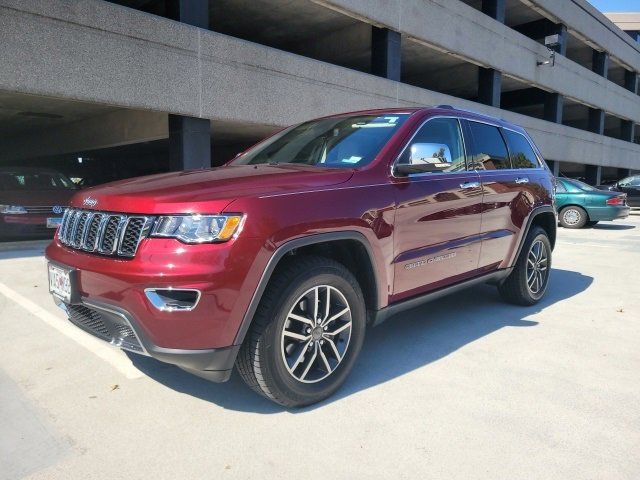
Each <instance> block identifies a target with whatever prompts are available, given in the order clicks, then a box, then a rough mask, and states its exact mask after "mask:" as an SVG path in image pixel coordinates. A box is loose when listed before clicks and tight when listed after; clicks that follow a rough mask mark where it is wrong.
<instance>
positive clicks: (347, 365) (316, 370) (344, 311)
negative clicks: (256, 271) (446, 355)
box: [236, 256, 366, 407]
mask: <svg viewBox="0 0 640 480" xmlns="http://www.w3.org/2000/svg"><path fill="white" fill-rule="evenodd" d="M365 328H366V308H365V304H364V301H363V296H362V291H361V290H360V286H359V285H358V282H357V281H356V279H355V277H354V276H353V274H352V273H351V272H350V271H349V270H348V269H347V268H346V267H345V266H343V265H342V264H340V263H338V262H335V261H333V260H331V259H328V258H324V257H316V256H308V257H292V258H291V259H289V260H287V263H286V264H284V265H283V266H282V267H279V268H278V270H277V271H276V273H275V274H274V277H273V279H272V280H271V282H270V283H269V286H268V287H267V290H266V291H265V293H264V295H263V297H262V299H261V301H260V306H259V307H258V310H257V312H256V315H255V317H254V320H253V323H252V326H251V329H250V330H249V332H248V334H247V338H246V339H245V342H244V343H243V345H242V348H241V349H240V352H239V354H238V359H237V362H236V365H237V368H238V371H239V372H240V375H241V377H242V379H243V380H244V381H245V383H247V385H248V386H249V387H251V388H252V389H253V390H254V391H256V392H258V393H260V394H261V395H263V396H265V397H267V398H269V399H270V400H273V401H274V402H276V403H279V404H280V405H283V406H285V407H302V406H305V405H310V404H313V403H316V402H319V401H321V400H324V399H325V398H327V397H329V396H331V395H332V394H333V393H334V392H335V391H336V390H337V389H338V388H339V387H340V386H341V385H342V383H343V382H344V381H345V379H346V377H347V375H348V374H349V372H350V371H351V369H352V368H353V365H354V363H355V361H356V358H357V357H358V354H359V353H360V350H361V348H362V343H363V341H364V335H365Z"/></svg>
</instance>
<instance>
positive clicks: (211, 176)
mask: <svg viewBox="0 0 640 480" xmlns="http://www.w3.org/2000/svg"><path fill="white" fill-rule="evenodd" d="M352 176H353V170H351V169H338V168H333V169H329V168H323V167H312V166H307V165H292V164H281V165H228V166H224V167H220V168H214V169H210V170H190V171H185V172H172V173H163V174H159V175H151V176H148V177H139V178H134V179H130V180H122V181H118V182H113V183H108V184H105V185H101V186H97V187H92V188H87V189H85V190H82V192H80V193H78V194H77V195H75V196H74V198H73V200H72V202H71V204H72V206H74V207H77V208H90V209H93V210H105V211H113V212H127V213H146V214H160V213H189V212H200V213H204V212H221V211H223V210H224V208H225V207H226V206H227V205H229V203H231V202H232V201H233V200H235V199H237V198H241V197H248V196H262V195H268V194H274V193H281V192H295V191H302V190H309V189H314V188H319V187H326V186H330V185H337V184H340V183H344V182H346V181H347V180H349V179H350V178H351V177H352Z"/></svg>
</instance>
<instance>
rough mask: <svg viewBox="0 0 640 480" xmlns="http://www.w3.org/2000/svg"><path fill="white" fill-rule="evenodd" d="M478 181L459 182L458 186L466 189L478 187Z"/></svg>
mask: <svg viewBox="0 0 640 480" xmlns="http://www.w3.org/2000/svg"><path fill="white" fill-rule="evenodd" d="M479 187H480V182H464V183H461V184H460V188H462V189H465V190H466V189H468V188H479Z"/></svg>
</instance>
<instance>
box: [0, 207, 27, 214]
mask: <svg viewBox="0 0 640 480" xmlns="http://www.w3.org/2000/svg"><path fill="white" fill-rule="evenodd" d="M0 213H6V214H7V215H22V214H24V213H27V209H26V208H24V207H21V206H19V205H0Z"/></svg>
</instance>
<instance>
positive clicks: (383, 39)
mask: <svg viewBox="0 0 640 480" xmlns="http://www.w3.org/2000/svg"><path fill="white" fill-rule="evenodd" d="M371 29H372V30H371V73H373V74H374V75H378V76H379V77H383V78H388V79H389V80H395V81H396V82H399V81H400V68H401V59H402V52H401V41H402V39H401V37H400V33H399V32H395V31H393V30H389V29H388V28H378V27H376V26H372V27H371Z"/></svg>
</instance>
